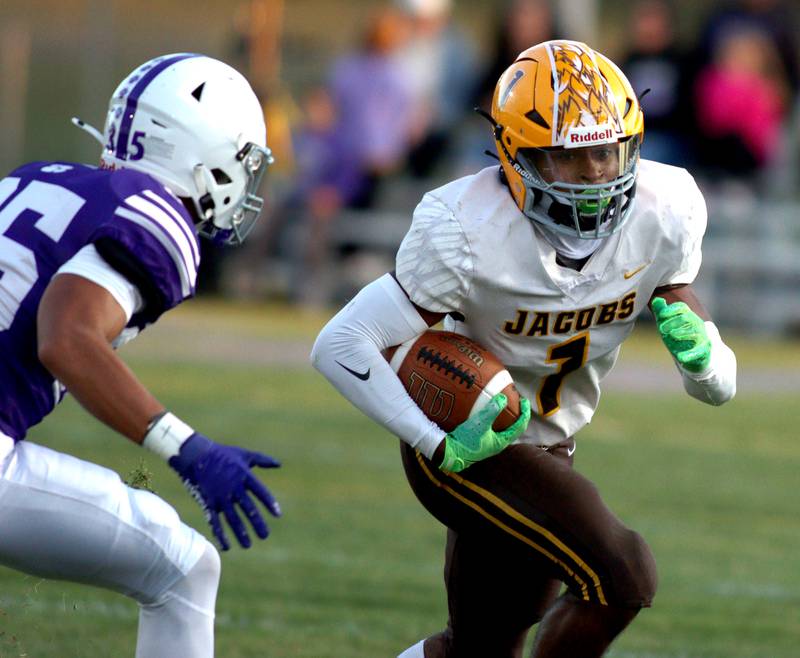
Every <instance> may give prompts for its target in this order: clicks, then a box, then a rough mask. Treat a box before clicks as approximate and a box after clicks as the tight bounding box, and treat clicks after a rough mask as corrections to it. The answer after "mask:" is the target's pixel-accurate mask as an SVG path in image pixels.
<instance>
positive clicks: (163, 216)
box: [0, 162, 199, 440]
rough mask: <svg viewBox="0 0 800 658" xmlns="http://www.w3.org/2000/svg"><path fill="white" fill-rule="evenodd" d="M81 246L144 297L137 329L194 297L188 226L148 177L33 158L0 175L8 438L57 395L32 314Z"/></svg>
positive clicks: (3, 400) (3, 397) (2, 410)
mask: <svg viewBox="0 0 800 658" xmlns="http://www.w3.org/2000/svg"><path fill="white" fill-rule="evenodd" d="M88 244H94V245H95V247H96V248H97V251H98V252H99V253H100V255H101V256H103V258H104V259H105V260H106V261H108V263H109V264H110V265H111V266H112V267H113V268H114V269H116V270H118V271H119V272H120V273H121V274H123V275H124V276H125V277H126V278H127V279H128V280H130V281H131V282H132V283H134V284H135V285H136V286H137V287H138V289H139V291H140V292H141V294H142V297H143V299H144V301H145V304H144V308H143V309H142V310H140V311H138V312H136V313H135V314H134V316H133V317H132V318H131V320H130V322H129V323H128V327H135V328H137V329H143V328H144V327H145V326H146V325H148V324H150V323H152V322H154V321H155V320H156V319H157V318H158V317H159V316H160V315H161V314H162V313H163V312H164V311H166V310H168V309H170V308H172V307H173V306H176V305H177V304H179V303H180V302H182V301H183V300H184V299H186V298H187V297H191V296H192V295H193V294H194V290H195V282H196V279H197V266H198V264H199V247H198V243H197V237H196V234H195V231H194V226H193V223H192V221H191V218H190V217H189V215H188V213H187V212H186V209H185V208H184V207H183V204H182V203H181V202H180V200H178V199H177V198H176V197H174V196H173V195H172V194H171V193H170V192H168V191H167V190H166V188H164V186H163V185H161V184H160V183H158V182H157V181H156V180H155V179H153V178H151V177H150V176H148V175H146V174H142V173H139V172H135V171H130V170H124V169H123V170H118V171H107V170H103V169H96V168H94V167H89V166H86V165H80V164H72V163H66V162H34V163H31V164H27V165H24V166H22V167H20V168H19V169H16V170H15V171H13V172H11V174H9V176H8V177H6V178H4V179H2V180H0V432H3V433H4V434H7V435H8V436H10V437H11V438H13V439H14V440H19V439H22V438H23V437H24V436H25V433H26V432H27V430H28V428H29V427H31V426H32V425H35V424H36V423H38V422H39V421H41V420H42V418H44V417H45V416H46V415H47V414H48V413H50V412H51V411H52V410H53V408H54V407H55V405H56V404H57V403H58V402H59V401H60V399H61V397H62V395H63V389H62V388H61V386H60V385H59V384H58V382H57V381H55V380H54V379H53V377H52V375H51V374H50V373H49V372H48V371H47V370H46V369H45V368H44V367H43V366H42V364H41V363H40V362H39V359H38V357H37V341H36V314H37V310H38V307H39V300H40V299H41V297H42V294H43V293H44V290H45V288H46V287H47V285H48V283H49V282H50V280H51V279H52V277H53V275H54V274H55V273H56V271H57V270H58V269H59V267H61V265H62V264H63V263H65V262H66V261H68V260H69V259H70V258H72V256H73V255H75V254H76V253H77V252H78V251H79V250H80V249H81V248H83V247H84V246H86V245H88Z"/></svg>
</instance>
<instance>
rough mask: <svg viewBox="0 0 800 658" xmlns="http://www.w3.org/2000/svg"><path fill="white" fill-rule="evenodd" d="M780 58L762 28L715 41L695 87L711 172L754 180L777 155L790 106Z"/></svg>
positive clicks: (704, 161) (704, 159) (704, 160)
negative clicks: (752, 176)
mask: <svg viewBox="0 0 800 658" xmlns="http://www.w3.org/2000/svg"><path fill="white" fill-rule="evenodd" d="M781 72H782V69H781V66H780V63H779V58H778V53H777V51H776V49H775V47H774V44H773V42H772V41H771V39H770V37H769V36H768V35H767V34H766V33H764V32H763V31H762V30H760V29H754V28H742V29H740V30H736V31H731V32H728V33H727V34H726V36H725V37H724V38H722V39H720V40H719V41H718V42H717V45H716V49H715V51H714V52H713V53H712V60H711V63H710V64H709V65H708V66H707V67H706V68H704V69H703V70H701V71H700V73H699V74H698V76H697V80H696V83H695V98H696V101H697V102H696V110H697V122H698V130H699V153H698V156H699V160H700V164H701V165H705V166H706V167H708V168H709V169H711V171H712V172H720V173H725V174H729V175H732V176H751V175H753V174H755V173H756V172H757V171H758V170H759V169H760V168H762V167H764V166H766V165H768V164H769V163H770V162H771V160H772V159H773V158H774V156H775V155H776V153H777V147H778V140H779V137H780V134H781V129H782V124H783V121H784V119H785V117H786V113H787V110H788V103H789V97H790V95H789V91H788V85H787V84H786V82H785V79H784V78H783V77H782V75H781Z"/></svg>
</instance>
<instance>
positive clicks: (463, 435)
mask: <svg viewBox="0 0 800 658" xmlns="http://www.w3.org/2000/svg"><path fill="white" fill-rule="evenodd" d="M507 404H508V398H506V396H505V395H503V394H502V393H498V394H497V395H495V396H494V397H493V398H492V399H491V400H489V403H488V404H487V405H486V406H485V407H484V408H483V409H481V410H480V411H479V412H478V413H476V414H475V415H474V416H472V417H471V418H468V419H467V420H465V421H464V422H463V423H461V425H459V426H458V427H456V428H455V429H454V430H453V431H452V432H450V434H448V435H447V436H445V440H444V459H443V460H442V463H441V464H440V465H439V468H441V469H442V470H444V471H451V472H453V473H458V472H459V471H463V470H464V469H465V468H467V467H468V466H471V465H472V464H474V463H475V462H479V461H481V460H482V459H486V458H487V457H492V456H493V455H496V454H497V453H499V452H502V451H503V450H504V449H505V448H506V446H508V444H509V443H511V442H512V441H513V440H514V439H516V438H517V437H518V436H519V435H520V434H522V433H523V432H524V431H525V428H527V427H528V422H529V421H530V419H531V403H530V402H528V400H526V399H525V398H520V401H519V409H520V414H519V418H517V420H516V421H514V424H513V425H511V427H509V428H508V429H505V430H503V431H501V432H495V431H494V430H493V429H492V423H494V421H495V419H496V418H497V417H498V416H499V415H500V412H501V411H503V409H505V408H506V405H507Z"/></svg>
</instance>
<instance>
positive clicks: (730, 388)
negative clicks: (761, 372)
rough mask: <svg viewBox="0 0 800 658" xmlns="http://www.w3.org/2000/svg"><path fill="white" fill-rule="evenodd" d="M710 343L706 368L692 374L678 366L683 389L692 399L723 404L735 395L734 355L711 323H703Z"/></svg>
mask: <svg viewBox="0 0 800 658" xmlns="http://www.w3.org/2000/svg"><path fill="white" fill-rule="evenodd" d="M705 328H706V333H707V334H708V338H709V340H710V341H711V358H710V360H709V363H708V367H707V368H706V369H704V370H703V371H702V372H699V373H692V372H689V371H687V370H685V369H684V368H681V367H680V366H678V370H680V372H681V376H682V377H683V387H684V389H685V390H686V392H687V393H688V394H689V395H691V396H692V397H693V398H695V399H697V400H700V401H701V402H705V403H706V404H713V405H715V406H717V405H720V404H724V403H725V402H727V401H728V400H730V399H732V398H733V396H734V395H736V355H735V354H734V353H733V350H732V349H731V348H730V347H728V346H727V345H726V344H725V343H724V342H723V341H722V338H721V337H720V335H719V330H718V329H717V327H716V326H715V325H714V323H713V322H709V321H707V322H705Z"/></svg>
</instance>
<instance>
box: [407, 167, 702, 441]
mask: <svg viewBox="0 0 800 658" xmlns="http://www.w3.org/2000/svg"><path fill="white" fill-rule="evenodd" d="M705 227H706V208H705V202H704V200H703V196H702V194H701V192H700V190H699V189H698V187H697V185H696V184H695V182H694V179H693V178H692V176H691V175H690V174H689V173H688V172H687V171H686V170H684V169H678V168H675V167H671V166H668V165H663V164H659V163H656V162H651V161H646V160H644V161H642V162H641V164H640V167H639V175H638V179H637V190H636V198H635V206H634V209H633V212H632V214H631V216H630V217H629V218H628V220H627V222H626V223H625V225H624V226H623V227H622V229H621V230H620V231H618V232H617V233H615V234H614V235H612V236H611V237H610V238H608V239H606V240H605V241H604V242H603V244H602V245H601V246H600V248H599V249H598V250H597V251H596V252H595V253H594V254H593V255H592V256H591V258H590V259H589V260H588V262H587V263H586V264H585V265H584V267H583V269H582V270H581V271H576V270H573V269H570V268H567V267H561V266H560V265H558V264H557V263H556V259H555V256H556V254H555V251H554V250H553V248H552V247H551V246H550V245H549V244H548V243H547V242H546V241H545V240H544V238H543V237H541V234H540V231H542V230H544V229H542V228H540V227H538V226H536V225H535V224H534V223H533V222H531V221H530V220H529V219H527V218H526V217H525V216H524V215H523V214H522V213H521V212H520V211H519V209H518V208H517V206H516V204H515V203H514V200H513V198H512V197H511V195H510V194H509V192H508V190H507V189H506V187H505V185H504V184H503V183H502V182H501V181H500V179H499V175H498V168H497V167H489V168H487V169H484V170H482V171H480V172H479V173H477V174H475V175H472V176H467V177H465V178H461V179H459V180H456V181H453V182H452V183H449V184H447V185H445V186H443V187H440V188H438V189H436V190H433V191H432V192H429V193H428V194H426V195H425V197H423V199H422V201H421V202H420V204H419V205H418V206H417V208H416V210H415V212H414V219H413V223H412V226H411V229H410V230H409V232H408V234H407V235H406V237H405V239H404V240H403V243H402V245H401V246H400V250H399V251H398V254H397V264H396V275H397V279H398V281H399V282H400V284H401V285H402V286H403V288H404V289H405V291H406V292H407V294H408V295H409V297H410V299H411V301H413V302H414V303H415V304H417V305H418V306H420V307H422V308H424V309H427V310H429V311H433V312H438V313H452V314H457V317H458V319H454V318H453V316H452V315H451V316H448V318H447V319H446V320H445V328H446V329H448V330H451V331H457V332H459V333H461V334H464V335H466V336H469V337H471V338H473V339H474V340H477V341H478V342H479V343H482V344H483V345H484V346H485V347H487V348H488V349H490V350H491V351H492V352H494V354H496V355H497V356H498V358H499V359H500V360H501V361H502V362H503V363H505V364H506V367H507V368H508V370H509V372H510V373H511V375H512V376H513V378H514V381H515V383H516V385H517V388H518V389H519V391H520V393H521V394H522V395H524V396H525V397H527V398H528V399H529V400H530V401H531V407H532V411H533V415H532V420H531V423H530V425H529V426H528V429H527V431H526V432H525V434H524V435H523V436H522V437H521V439H520V440H521V441H526V442H530V443H534V444H536V445H544V446H549V445H555V444H556V443H559V442H561V441H564V440H565V439H567V438H568V437H570V436H573V435H574V434H575V433H576V432H578V431H579V430H580V429H581V428H583V427H584V426H585V425H586V424H587V423H589V421H590V420H591V419H592V416H593V414H594V411H595V409H596V408H597V405H598V402H599V400H600V382H601V381H602V380H603V378H604V377H605V376H606V375H607V374H608V372H609V371H610V370H611V368H612V367H613V365H614V363H615V362H616V359H617V355H618V354H619V349H620V345H621V343H622V341H624V340H625V338H627V336H628V335H629V334H630V332H631V331H632V329H633V325H634V322H635V320H636V317H637V316H638V314H639V313H640V312H641V311H642V309H644V308H645V307H646V305H647V303H648V302H649V300H650V297H651V296H652V294H653V291H654V290H655V289H656V288H657V287H659V286H665V285H670V284H688V283H691V282H692V281H693V280H694V278H695V276H696V275H697V272H698V270H699V268H700V260H701V253H700V245H701V241H702V236H703V233H704V232H705ZM460 316H463V320H462V319H461V317H460Z"/></svg>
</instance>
